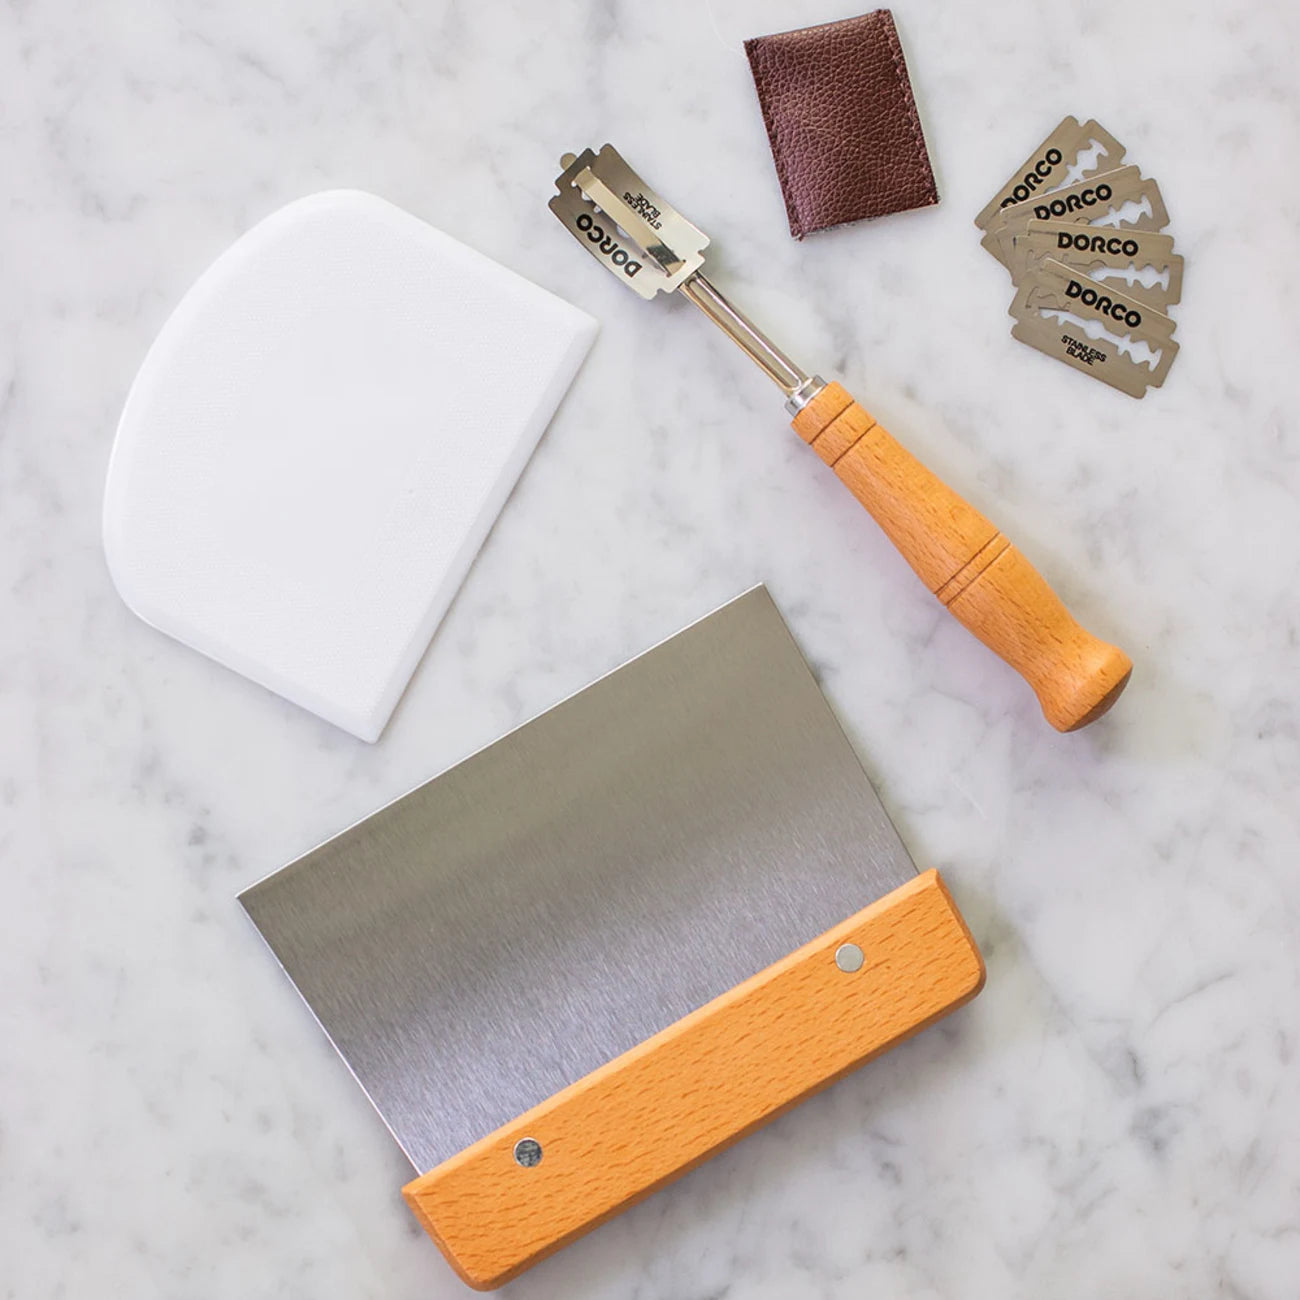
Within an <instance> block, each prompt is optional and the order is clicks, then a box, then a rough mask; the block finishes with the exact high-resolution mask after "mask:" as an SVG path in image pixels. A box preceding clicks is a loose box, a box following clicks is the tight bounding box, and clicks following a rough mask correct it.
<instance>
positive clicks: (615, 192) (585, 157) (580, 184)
mask: <svg viewBox="0 0 1300 1300" xmlns="http://www.w3.org/2000/svg"><path fill="white" fill-rule="evenodd" d="M561 166H562V167H563V168H564V170H563V171H562V172H561V173H560V175H559V176H557V177H556V179H555V186H556V190H557V193H556V194H555V195H553V196H552V198H551V201H550V204H549V207H550V209H551V211H552V212H554V213H555V215H556V216H557V217H559V219H560V220H561V221H562V222H563V223H564V225H565V226H566V228H567V229H568V231H569V233H570V234H571V235H573V237H574V238H575V239H576V240H577V241H578V242H579V243H580V244H581V245H582V246H583V247H584V248H585V249H586V250H587V251H588V252H589V253H590V254H591V255H592V256H593V257H594V258H595V259H596V260H597V261H598V262H600V263H602V264H603V265H604V266H605V267H606V269H608V270H610V271H612V272H613V273H614V274H615V275H616V276H618V278H619V279H620V280H622V281H623V282H624V283H625V284H627V285H629V286H630V287H631V288H633V289H635V290H636V291H637V293H639V294H640V295H641V297H642V298H645V299H646V300H647V301H648V300H649V299H651V298H653V297H654V296H655V294H657V293H671V292H672V291H673V290H674V289H676V288H678V287H679V286H680V285H681V284H682V283H683V281H685V280H686V279H687V278H688V277H689V276H690V275H692V274H693V273H694V272H696V271H698V270H699V269H700V267H701V266H703V265H704V250H705V249H706V248H707V247H708V246H709V237H708V236H707V235H706V234H705V233H704V232H703V231H702V230H701V229H700V228H699V227H698V226H695V225H692V224H691V222H689V221H687V220H686V218H685V217H684V216H682V214H681V213H680V212H678V211H677V209H676V208H674V207H673V206H672V205H671V204H669V203H668V202H666V201H665V200H664V199H663V198H662V197H660V195H658V194H656V193H655V192H654V191H653V190H652V189H650V187H649V186H648V185H647V184H646V183H645V182H644V181H643V180H642V179H641V178H640V177H639V176H638V175H637V174H636V172H634V171H633V170H632V169H631V168H630V167H629V166H628V165H627V163H625V162H624V161H623V159H622V157H621V155H620V154H619V152H618V150H617V149H615V148H614V146H613V145H610V144H606V145H602V146H601V150H600V152H599V153H595V152H593V151H592V150H591V149H584V150H583V151H582V153H580V154H578V155H577V156H576V157H575V156H574V155H573V154H565V156H564V157H563V159H561Z"/></svg>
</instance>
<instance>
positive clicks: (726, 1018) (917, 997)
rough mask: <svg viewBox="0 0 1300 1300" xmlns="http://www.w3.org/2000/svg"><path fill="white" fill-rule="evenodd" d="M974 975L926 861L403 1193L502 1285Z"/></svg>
mask: <svg viewBox="0 0 1300 1300" xmlns="http://www.w3.org/2000/svg"><path fill="white" fill-rule="evenodd" d="M983 983H984V963H983V962H982V961H981V960H980V955H979V950H978V949H977V948H976V947H975V943H974V940H973V939H972V938H971V936H970V932H969V931H968V930H967V929H966V924H965V922H964V921H963V920H962V918H961V914H960V913H959V912H958V911H957V907H956V904H955V903H954V902H953V901H952V899H951V898H950V897H949V895H948V891H947V890H946V889H945V888H944V886H943V882H942V881H941V880H940V879H939V873H938V872H936V871H926V872H924V873H922V874H921V875H919V876H917V877H916V878H915V879H914V880H911V881H909V882H908V883H907V884H905V885H900V886H899V887H898V888H897V889H895V890H894V891H893V892H892V893H889V894H886V895H885V897H884V898H881V899H879V900H877V901H876V902H875V903H873V904H872V905H871V906H870V907H868V908H866V909H864V910H863V911H861V912H859V913H858V914H857V915H856V916H853V917H851V918H850V919H849V920H847V921H845V922H843V923H842V924H840V925H837V926H836V927H835V928H834V929H832V930H828V931H827V932H826V933H825V934H823V935H822V936H821V937H820V938H817V939H814V940H813V941H812V942H811V943H808V944H805V945H804V946H803V947H802V948H800V949H798V950H797V951H796V952H793V953H791V954H790V956H789V957H786V958H784V959H783V960H782V961H779V962H777V963H776V964H775V965H772V966H769V967H768V968H767V969H766V970H763V971H760V972H759V973H758V974H757V975H755V976H754V977H753V978H752V979H748V980H746V981H745V982H744V983H743V984H738V985H737V986H736V987H735V988H733V989H732V990H730V992H727V993H724V994H723V995H722V996H721V997H718V998H715V999H714V1000H713V1001H712V1002H709V1003H707V1004H706V1005H704V1006H703V1007H701V1008H700V1009H699V1010H698V1011H695V1012H692V1013H691V1014H690V1015H689V1016H686V1017H684V1018H683V1019H681V1020H679V1021H677V1023H676V1024H673V1025H670V1026H669V1027H668V1028H667V1029H665V1030H663V1031H661V1032H660V1033H658V1034H656V1035H655V1036H654V1037H653V1038H648V1039H647V1040H646V1041H645V1042H644V1043H642V1044H641V1045H640V1046H639V1047H634V1048H633V1049H632V1050H631V1051H630V1052H625V1053H624V1054H623V1055H622V1056H619V1057H616V1058H615V1059H614V1060H612V1061H610V1062H609V1064H608V1065H604V1066H602V1067H601V1068H600V1069H599V1070H595V1071H593V1072H592V1073H591V1074H589V1075H587V1076H586V1077H585V1078H583V1079H579V1080H578V1082H577V1083H575V1084H572V1085H570V1086H569V1087H568V1088H565V1089H564V1091H563V1092H559V1093H557V1094H556V1095H555V1096H554V1097H552V1098H551V1099H550V1100H549V1101H546V1102H543V1103H542V1104H541V1105H540V1106H536V1107H534V1108H533V1109H532V1110H530V1111H529V1112H528V1113H527V1114H525V1115H521V1116H520V1117H519V1118H518V1119H517V1120H514V1121H513V1122H512V1123H510V1124H507V1125H505V1126H504V1127H503V1128H500V1129H498V1130H497V1131H496V1132H495V1133H492V1134H489V1135H488V1136H487V1137H485V1138H484V1139H483V1140H482V1141H480V1142H476V1143H475V1144H474V1145H473V1146H472V1147H467V1148H466V1149H465V1150H464V1151H462V1152H460V1153H459V1155H455V1156H452V1157H451V1159H449V1160H445V1161H444V1162H443V1163H442V1164H440V1165H439V1166H438V1167H437V1168H436V1169H433V1170H431V1171H430V1172H429V1173H427V1174H425V1175H424V1176H423V1177H421V1178H417V1179H416V1180H415V1181H414V1182H413V1183H410V1184H408V1185H407V1186H406V1187H405V1188H403V1195H405V1197H406V1200H407V1203H408V1204H409V1205H410V1207H411V1209H412V1210H414V1211H415V1215H416V1217H417V1218H418V1219H419V1220H420V1222H421V1223H422V1224H423V1225H424V1228H425V1230H426V1231H427V1232H428V1233H429V1235H430V1236H431V1237H432V1238H433V1239H434V1241H436V1242H437V1243H438V1246H439V1248H440V1249H441V1250H442V1253H443V1254H444V1255H446V1257H447V1259H448V1261H449V1262H450V1263H451V1265H452V1266H453V1267H454V1268H455V1269H456V1271H457V1272H458V1273H459V1274H460V1275H461V1277H462V1278H464V1279H465V1281H466V1282H468V1283H469V1284H470V1285H471V1286H473V1287H477V1288H479V1289H480V1290H487V1289H490V1288H492V1287H496V1286H500V1285H501V1284H502V1283H504V1282H508V1281H509V1280H510V1279H511V1278H512V1277H515V1276H516V1275H517V1274H519V1273H521V1272H523V1270H524V1269H526V1268H528V1267H529V1266H530V1265H532V1264H535V1263H537V1261H538V1260H540V1259H543V1258H545V1257H546V1256H547V1255H549V1254H551V1253H552V1252H553V1251H556V1250H558V1249H559V1248H560V1247H561V1246H563V1245H566V1244H567V1243H568V1242H570V1241H572V1240H573V1239H574V1238H575V1237H579V1236H581V1235H582V1234H583V1233H585V1232H588V1231H590V1229H592V1228H594V1227H596V1226H597V1225H598V1224H600V1223H602V1222H604V1220H606V1219H608V1218H610V1217H612V1216H613V1215H615V1214H617V1213H618V1212H619V1211H620V1210H624V1209H626V1208H627V1207H628V1206H630V1205H633V1204H635V1203H636V1202H637V1201H639V1200H641V1199H642V1198H643V1197H646V1196H649V1195H650V1193H651V1192H653V1191H655V1190H657V1189H658V1188H660V1187H662V1186H664V1184H666V1183H669V1182H671V1181H672V1180H673V1179H674V1178H677V1177H679V1176H680V1175H681V1174H684V1173H686V1172H687V1170H689V1169H692V1168H693V1167H694V1166H696V1165H698V1164H700V1163H701V1162H702V1161H704V1160H707V1159H708V1157H709V1156H711V1155H713V1154H714V1153H715V1152H716V1151H720V1150H722V1149H723V1148H724V1147H726V1146H730V1145H731V1143H733V1142H735V1141H736V1140H737V1139H739V1138H742V1137H744V1136H745V1134H747V1133H749V1132H752V1131H753V1130H754V1129H756V1128H758V1127H759V1126H760V1125H762V1124H765V1123H766V1122H767V1121H768V1120H770V1119H774V1118H775V1117H776V1116H777V1115H779V1114H780V1113H781V1112H782V1111H784V1110H788V1109H789V1108H790V1107H791V1106H793V1105H795V1103H796V1102H799V1101H801V1100H803V1098H805V1097H807V1096H809V1095H810V1094H811V1093H814V1092H816V1091H817V1090H818V1089H820V1088H824V1087H825V1086H826V1085H827V1084H829V1083H833V1082H834V1081H835V1080H836V1079H838V1078H839V1077H840V1076H841V1075H844V1074H847V1073H848V1072H849V1071H850V1070H852V1069H853V1068H854V1067H855V1066H858V1065H861V1064H862V1063H863V1062H864V1061H866V1060H869V1059H870V1058H871V1057H873V1056H876V1055H877V1054H879V1053H880V1052H883V1051H884V1050H885V1049H886V1048H888V1047H892V1046H893V1045H894V1044H895V1043H897V1042H900V1041H901V1040H902V1039H904V1038H907V1037H909V1036H910V1035H912V1034H914V1033H916V1032H917V1031H918V1030H920V1029H924V1028H925V1026H926V1025H928V1024H930V1023H932V1022H933V1021H935V1020H937V1019H938V1018H939V1017H940V1016H942V1015H944V1014H945V1013H946V1012H949V1011H951V1010H953V1009H954V1008H955V1007H958V1006H960V1005H961V1004H962V1003H963V1002H966V1001H967V1000H969V999H970V998H972V997H974V996H975V994H976V993H978V992H979V990H980V988H981V986H982V985H983ZM521 1068H524V1065H523V1064H521Z"/></svg>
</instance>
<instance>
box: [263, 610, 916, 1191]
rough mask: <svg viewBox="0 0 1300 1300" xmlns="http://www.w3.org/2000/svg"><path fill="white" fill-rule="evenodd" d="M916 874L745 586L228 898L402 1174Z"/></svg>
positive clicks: (786, 640)
mask: <svg viewBox="0 0 1300 1300" xmlns="http://www.w3.org/2000/svg"><path fill="white" fill-rule="evenodd" d="M914 870H915V868H914V867H913V865H912V862H911V859H910V858H909V857H908V855H907V851H906V850H905V849H904V848H903V845H902V844H901V842H900V841H899V838H898V835H897V834H896V832H895V831H894V828H893V826H892V825H891V824H890V821H889V818H888V817H887V816H886V814H885V811H884V809H883V808H882V807H881V805H880V801H879V800H878V798H877V797H876V793H875V791H874V790H873V789H872V787H871V784H870V782H869V781H868V780H867V778H866V775H865V773H864V772H863V770H862V767H861V765H860V764H859V762H858V760H857V758H856V756H855V755H854V753H853V750H852V748H851V747H850V746H849V743H848V741H847V740H846V738H845V736H844V733H843V732H842V731H841V729H840V727H839V725H838V723H837V722H836V720H835V717H834V715H833V714H832V713H831V711H830V709H829V707H828V706H827V704H826V701H825V699H824V698H823V697H822V694H821V691H820V690H819V689H818V687H817V683H816V682H815V680H814V679H813V676H812V673H811V672H810V671H809V669H808V666H807V664H805V662H804V660H803V657H802V656H801V655H800V653H799V649H798V647H797V646H796V645H795V643H794V640H793V638H792V637H791V636H790V633H789V631H788V630H787V628H786V626H785V623H784V622H783V621H782V619H781V616H780V614H779V613H778V612H777V609H776V607H775V605H774V604H773V603H772V600H771V598H770V597H769V596H768V594H767V592H766V590H764V589H763V588H761V587H756V588H754V589H753V590H752V591H749V592H747V593H746V594H745V595H743V596H740V597H738V598H737V599H736V600H734V601H732V602H731V603H729V604H727V605H724V606H723V607H722V608H721V609H719V610H717V611H716V612H714V613H713V614H710V615H709V616H708V617H707V618H704V619H702V620H701V621H700V622H698V623H695V624H693V625H692V626H690V627H688V628H687V629H686V630H685V631H683V632H680V633H678V634H677V635H676V636H674V637H672V638H670V639H669V640H667V641H665V642H663V643H662V644H661V645H659V646H657V647H655V648H654V649H652V650H649V651H647V652H646V653H645V654H643V655H641V656H640V657H638V658H636V659H634V660H632V661H631V662H630V663H628V664H625V665H624V666H623V667H622V668H619V669H617V670H616V671H614V672H612V673H610V674H609V675H608V676H606V677H603V678H601V679H600V680H599V681H597V682H596V683H594V684H593V685H591V686H589V687H587V688H586V689H585V690H583V691H580V692H579V693H578V694H577V695H574V696H572V697H571V698H569V699H568V700H565V701H564V702H563V703H561V704H558V705H556V706H555V707H554V708H553V709H550V710H549V711H548V712H546V713H543V714H541V715H540V716H539V717H537V718H535V719H533V721H531V722H529V723H526V724H525V725H524V726H522V727H520V728H519V729H518V730H516V731H514V732H512V733H510V734H509V735H507V736H505V737H504V738H503V739H501V740H499V741H497V742H496V743H495V744H492V745H489V746H488V747H487V748H486V749H483V750H481V751H479V752H478V753H477V754H475V755H473V756H472V757H470V758H468V759H466V760H465V761H464V762H462V763H460V764H458V765H457V766H455V767H453V768H451V769H449V770H448V771H446V772H444V773H443V774H442V775H441V776H439V777H436V778H435V779H433V780H432V781H429V782H428V783H427V784H425V785H422V786H420V787H419V788H418V789H416V790H414V791H412V792H411V793H410V794H408V795H405V796H404V797H403V798H401V799H398V800H397V801H396V802H394V803H392V804H389V805H388V807H387V808H385V809H383V810H381V811H380V812H378V813H375V814H374V815H373V816H371V817H368V818H366V820H364V821H362V822H359V823H357V824H356V825H355V826H353V827H352V828H351V829H350V830H347V831H344V832H343V833H342V834H341V835H338V836H336V837H335V838H334V839H331V840H329V841H327V842H326V843H325V844H322V845H321V846H320V847H319V848H317V849H314V850H313V851H312V852H310V853H308V854H306V855H305V856H304V857H302V858H299V859H298V860H297V861H295V862H293V863H291V864H290V865H289V866H287V867H284V868H283V869H282V870H280V871H277V872H276V873H274V874H273V875H271V876H268V877H267V878H266V879H265V880H263V881H261V882H260V883H258V884H256V885H254V886H252V887H251V888H250V889H248V890H247V891H246V892H245V893H244V894H242V895H241V901H242V902H243V904H244V907H245V908H246V909H247V911H248V913H249V915H250V916H251V917H252V919H253V921H254V922H255V923H256V924H257V927H258V929H259V930H260V931H261V932H262V934H263V935H264V937H265V938H266V941H267V943H268V944H269V945H270V946H271V948H272V950H273V951H274V952H275V954H276V956H277V957H278V958H279V960H280V962H281V964H282V965H283V966H284V968H285V970H286V971H287V972H288V974H289V976H290V978H291V979H292V980H293V981H294V983H295V984H296V985H297V987H298V990H299V992H300V993H301V994H302V996H303V998H304V999H305V1000H306V1001H307V1004H308V1005H309V1006H310V1008H311V1009H312V1011H313V1012H314V1013H315V1015H316V1017H317V1019H318V1020H319V1021H320V1023H321V1025H322V1026H323V1027H324V1029H325V1031H326V1033H327V1034H329V1036H330V1037H331V1039H332V1040H333V1042H334V1044H335V1046H336V1047H337V1048H338V1050H339V1052H340V1054H341V1055H342V1056H343V1058H344V1060H345V1061H346V1062H347V1063H348V1065H349V1067H350V1068H351V1070H352V1072H353V1074H354V1075H355V1076H356V1078H357V1080H358V1081H359V1082H360V1084H361V1086H362V1087H363V1088H364V1089H365V1090H366V1092H367V1094H368V1095H369V1097H370V1099H371V1100H372V1101H373V1102H374V1104H375V1106H376V1108H377V1109H378V1110H379V1112H380V1114H381V1115H382V1116H383V1118H384V1121H385V1123H387V1125H388V1127H389V1128H390V1129H391V1130H392V1132H393V1134H394V1136H395V1137H396V1138H397V1140H398V1142H399V1143H400V1144H401V1146H402V1148H403V1150H404V1151H405V1152H406V1154H407V1155H408V1156H409V1157H410V1160H411V1163H412V1164H413V1165H414V1166H415V1167H416V1169H417V1170H420V1171H424V1170H426V1169H429V1168H432V1167H433V1166H434V1165H436V1164H438V1163H440V1162H441V1161H442V1160H444V1159H445V1158H447V1157H448V1156H450V1155H452V1154H454V1153H455V1152H456V1151H458V1150H460V1149H462V1148H463V1147H465V1146H468V1145H469V1144H470V1143H472V1142H474V1141H475V1140H477V1139H478V1138H481V1137H483V1136H485V1135H486V1134H488V1133H490V1132H491V1131H492V1130H494V1129H495V1128H497V1127H499V1126H500V1125H501V1124H504V1123H506V1122H507V1121H509V1120H511V1119H514V1118H515V1117H516V1116H518V1115H519V1114H521V1113H522V1112H523V1111H525V1110H528V1109H529V1108H530V1107H532V1106H534V1105H536V1104H537V1103H539V1102H541V1101H544V1100H545V1099H546V1098H547V1097H549V1096H551V1095H552V1094H553V1093H555V1092H557V1091H559V1090H560V1089H561V1088H563V1087H565V1086H566V1085H568V1084H570V1083H572V1082H574V1081H575V1080H577V1079H579V1078H581V1077H582V1076H583V1075H585V1074H588V1073H589V1072H590V1071H591V1070H593V1069H595V1068H596V1067H597V1066H599V1065H601V1064H603V1063H604V1062H606V1061H608V1060H611V1059H612V1058H613V1057H615V1056H617V1055H619V1054H620V1053H622V1052H624V1051H626V1050H628V1049H629V1048H631V1047H634V1046H635V1045H636V1044H637V1043H639V1042H641V1041H643V1040H644V1039H646V1038H648V1037H649V1036H650V1035H652V1034H654V1033H657V1032H658V1031H659V1030H661V1029H663V1028H665V1027H666V1026H668V1025H669V1024H671V1023H672V1022H674V1021H675V1020H678V1019H680V1018H681V1017H682V1016H683V1015H685V1014H687V1013H688V1012H690V1011H692V1010H694V1009H696V1008H697V1007H699V1006H702V1005H703V1004H704V1003H705V1002H708V1001H710V1000H711V999H712V998H714V997H716V996H718V995H719V994H721V993H723V992H725V991H726V990H727V989H729V988H731V987H733V986H734V985H735V984H737V983H739V982H740V981H741V980H744V979H747V978H748V977H749V976H751V975H753V974H755V973H757V972H758V971H759V970H761V969H763V968H764V967H765V966H768V965H770V964H771V963H772V962H774V961H777V960H779V959H780V958H782V957H784V956H786V955H787V954H788V953H789V952H791V951H792V950H793V949H795V948H797V947H798V946H800V945H801V944H803V943H806V942H807V941H808V940H810V939H813V938H815V937H816V936H817V935H819V934H821V933H822V932H823V931H825V930H827V929H829V928H830V927H831V926H832V925H835V924H837V923H839V922H840V921H842V920H844V919H845V918H846V917H848V916H851V915H852V914H853V913H855V912H856V911H858V910H859V909H861V908H862V907H864V906H866V905H867V904H868V903H870V902H871V901H873V900H874V899H876V898H878V897H880V896H881V895H883V894H885V893H887V892H888V891H890V890H891V889H893V888H895V887H896V886H898V885H900V884H902V883H904V882H905V881H906V880H908V879H910V878H911V877H912V875H913V873H914Z"/></svg>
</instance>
